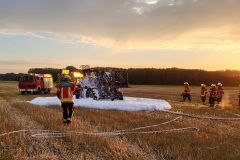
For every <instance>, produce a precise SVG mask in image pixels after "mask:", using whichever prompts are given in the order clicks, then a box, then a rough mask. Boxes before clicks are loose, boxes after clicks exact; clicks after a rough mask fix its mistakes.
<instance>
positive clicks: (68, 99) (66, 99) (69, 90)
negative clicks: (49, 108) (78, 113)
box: [57, 81, 79, 103]
mask: <svg viewBox="0 0 240 160" xmlns="http://www.w3.org/2000/svg"><path fill="white" fill-rule="evenodd" d="M78 89H79V88H78V86H76V85H75V84H74V83H72V82H68V81H63V82H62V83H60V85H59V87H58V90H57V94H58V98H59V99H60V100H61V103H73V91H74V90H78Z"/></svg>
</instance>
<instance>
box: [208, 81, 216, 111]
mask: <svg viewBox="0 0 240 160" xmlns="http://www.w3.org/2000/svg"><path fill="white" fill-rule="evenodd" d="M211 87H212V88H211V89H210V96H209V104H210V107H213V106H214V102H215V101H217V88H216V85H215V84H212V85H211Z"/></svg>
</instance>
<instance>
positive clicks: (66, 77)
mask: <svg viewBox="0 0 240 160" xmlns="http://www.w3.org/2000/svg"><path fill="white" fill-rule="evenodd" d="M70 79H71V77H70V76H69V75H67V74H66V75H65V76H63V80H64V81H69V80H70Z"/></svg>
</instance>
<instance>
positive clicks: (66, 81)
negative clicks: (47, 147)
mask: <svg viewBox="0 0 240 160" xmlns="http://www.w3.org/2000/svg"><path fill="white" fill-rule="evenodd" d="M70 80H71V78H70V76H69V75H65V76H64V77H63V81H62V83H60V85H59V87H58V89H57V96H58V98H59V99H60V100H61V103H62V108H63V123H64V125H66V124H67V125H68V124H70V123H71V121H72V116H73V110H74V108H73V91H76V92H78V91H79V88H78V86H76V85H75V84H74V83H72V82H70Z"/></svg>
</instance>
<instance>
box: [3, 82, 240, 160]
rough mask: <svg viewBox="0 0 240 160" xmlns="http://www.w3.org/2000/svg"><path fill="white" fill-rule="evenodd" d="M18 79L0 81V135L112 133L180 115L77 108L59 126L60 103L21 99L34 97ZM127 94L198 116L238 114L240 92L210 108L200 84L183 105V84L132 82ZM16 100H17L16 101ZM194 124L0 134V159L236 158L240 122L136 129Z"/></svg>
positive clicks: (181, 121) (179, 121)
mask: <svg viewBox="0 0 240 160" xmlns="http://www.w3.org/2000/svg"><path fill="white" fill-rule="evenodd" d="M17 89H18V88H17V83H0V122H1V123H0V134H2V133H6V132H11V131H16V130H22V129H26V130H32V129H37V130H54V131H78V132H88V133H101V132H111V131H115V130H125V129H130V128H136V127H142V126H149V125H155V124H160V123H163V122H167V121H170V120H173V119H174V118H177V117H178V115H175V114H171V113H166V112H159V111H152V112H150V111H138V112H127V111H117V110H99V109H89V108H84V107H77V108H75V111H74V117H73V123H72V125H71V126H68V127H65V126H63V125H62V108H61V107H60V106H48V107H47V106H46V107H42V106H37V105H32V104H29V103H26V102H24V101H28V100H32V99H34V98H36V97H38V96H55V93H54V92H53V93H51V94H50V95H45V94H42V95H31V94H29V95H21V94H20V93H19V92H18V90H17ZM121 90H122V91H123V93H124V95H125V96H132V97H144V98H154V99H164V100H166V101H168V102H169V103H170V104H171V106H172V111H177V112H183V113H187V114H191V115H194V116H199V117H225V118H229V117H231V118H239V117H238V116H236V115H233V114H231V113H236V114H240V111H239V109H238V97H237V94H238V90H236V89H234V88H228V89H227V90H225V93H226V95H227V96H228V97H229V98H228V100H229V104H232V105H233V108H232V109H221V110H217V109H213V108H209V107H208V106H204V105H201V100H200V97H199V92H200V88H198V87H193V88H192V90H191V91H192V100H193V103H188V101H187V102H183V103H181V102H180V100H181V97H180V94H181V93H182V91H183V88H181V87H174V86H169V87H167V86H133V87H132V88H125V89H121ZM19 101H21V102H20V103H19ZM184 127H197V128H198V129H199V131H198V132H196V131H194V130H186V131H182V132H163V133H150V134H140V133H136V134H126V135H118V136H100V135H87V134H81V135H71V136H65V137H59V138H57V137H54V138H32V137H31V135H32V134H37V133H42V132H41V131H29V132H19V133H14V134H9V135H5V136H1V137H0V141H1V144H0V159H240V148H239V146H240V121H239V120H235V121H228V120H209V119H200V118H191V117H185V116H184V117H182V118H179V119H177V120H176V121H173V122H171V123H167V124H164V125H159V126H155V127H151V128H143V129H141V130H138V131H144V132H148V131H165V130H172V129H177V128H184Z"/></svg>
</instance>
